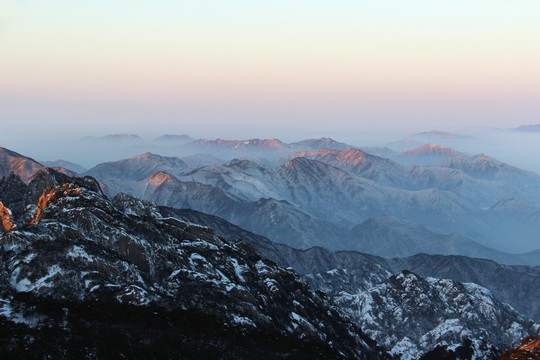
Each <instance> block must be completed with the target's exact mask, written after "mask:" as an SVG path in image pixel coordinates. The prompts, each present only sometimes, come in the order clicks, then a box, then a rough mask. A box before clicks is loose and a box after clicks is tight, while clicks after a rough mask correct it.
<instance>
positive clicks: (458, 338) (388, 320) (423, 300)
mask: <svg viewBox="0 0 540 360" xmlns="http://www.w3.org/2000/svg"><path fill="white" fill-rule="evenodd" d="M162 211H166V212H167V214H168V215H170V216H174V217H178V218H181V219H185V220H188V221H197V222H199V223H202V224H206V225H209V226H212V227H213V228H214V231H216V233H218V234H220V235H223V236H225V237H226V238H230V239H243V240H244V241H246V242H248V243H249V244H251V245H252V246H254V247H255V248H256V249H257V251H259V252H260V253H261V254H263V255H264V256H266V257H268V258H270V259H272V260H274V261H276V262H278V263H280V264H281V265H283V266H291V267H293V268H294V269H295V270H296V271H297V272H299V273H300V274H302V276H303V277H304V279H305V280H306V281H307V282H308V283H309V284H310V285H311V286H313V287H314V288H317V289H320V290H323V291H325V292H327V293H328V294H329V295H330V296H331V297H332V298H333V299H334V300H335V301H336V302H337V303H338V304H339V305H340V306H341V307H342V308H343V309H345V310H346V311H347V312H349V314H350V315H351V316H352V318H354V319H355V321H358V322H360V323H362V324H363V326H364V327H365V328H366V329H370V330H367V331H371V334H372V336H374V337H376V338H378V339H379V342H380V343H381V344H385V346H386V347H387V348H388V349H389V350H390V351H393V352H394V353H395V354H396V355H397V356H398V357H399V358H403V359H410V358H413V359H415V358H420V357H421V356H422V355H423V354H424V355H425V356H426V358H432V359H437V358H438V359H440V358H443V357H442V356H443V355H444V356H445V357H444V358H448V359H455V358H459V357H458V355H457V354H456V353H461V352H465V353H470V354H474V357H472V358H475V359H489V358H492V359H495V358H497V355H498V354H500V352H501V351H502V350H504V349H507V348H509V347H511V346H515V345H516V344H517V342H518V341H519V339H520V337H522V336H524V335H528V334H535V333H536V332H538V331H539V327H538V325H536V324H534V323H533V322H532V321H529V320H527V319H526V318H525V317H524V316H522V315H520V314H519V313H517V312H516V311H515V310H513V309H512V308H511V307H510V306H508V305H505V304H503V303H502V302H501V301H500V300H498V299H500V298H504V299H505V301H508V302H509V303H511V304H512V306H514V307H520V308H522V309H524V310H525V311H527V313H528V314H529V316H534V317H536V318H537V319H540V312H538V310H539V309H535V307H536V305H537V301H536V299H537V297H538V296H540V293H539V291H540V287H539V286H538V281H540V269H539V268H530V267H507V266H501V265H499V264H496V263H494V262H492V261H486V260H480V259H472V258H467V257H455V256H441V255H437V256H432V255H426V254H423V255H417V256H414V257H411V258H405V259H389V260H387V259H382V258H379V257H376V256H371V255H367V254H361V253H358V252H350V251H342V252H330V251H328V250H325V249H322V248H311V249H307V250H297V249H293V248H289V247H287V246H285V245H281V244H275V243H272V242H270V241H269V240H268V239H265V238H262V237H260V236H258V235H255V234H250V233H248V232H246V231H244V230H242V229H240V228H237V227H235V226H234V225H232V224H230V223H227V222H226V221H224V220H222V219H219V218H216V217H213V216H210V215H206V214H202V213H198V212H195V211H192V210H175V209H163V210H162ZM408 268H414V269H416V270H418V271H420V272H424V273H426V272H427V273H429V272H430V271H431V272H432V273H433V274H438V275H439V276H440V277H442V278H446V279H452V278H453V279H454V280H441V279H440V278H433V277H427V278H424V277H423V276H420V275H418V274H413V273H411V272H410V271H408V270H407V269H408ZM395 272H397V273H396V275H392V274H394V273H395ZM425 276H429V275H425ZM456 278H460V279H463V280H462V281H464V282H465V283H460V282H458V281H457V280H456ZM473 280H476V281H480V282H481V283H483V284H484V286H486V287H489V288H490V289H493V294H492V293H491V292H490V291H489V290H487V289H485V288H483V287H481V286H479V285H476V284H473V283H472V281H473ZM512 284H513V285H512ZM518 289H520V290H518ZM495 293H496V294H497V296H495V295H494V294H495ZM458 349H459V350H458ZM437 354H439V355H438V357H437ZM468 358H469V357H468Z"/></svg>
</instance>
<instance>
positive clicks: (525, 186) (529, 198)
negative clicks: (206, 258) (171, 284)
mask: <svg viewBox="0 0 540 360" xmlns="http://www.w3.org/2000/svg"><path fill="white" fill-rule="evenodd" d="M163 159H164V158H163V157H159V156H158V155H152V154H145V155H142V156H136V157H133V158H129V159H125V160H121V161H119V162H112V163H107V164H101V165H98V166H96V167H94V168H93V169H90V170H89V171H88V172H86V173H85V175H90V176H94V177H96V178H97V179H98V180H100V181H101V183H102V185H103V186H104V188H105V191H106V192H107V193H108V194H109V195H114V194H116V193H118V192H128V193H130V194H132V195H135V196H138V197H142V198H144V199H147V200H151V201H155V202H156V203H158V204H160V205H167V206H174V207H188V208H192V209H195V210H200V211H204V212H207V213H211V214H215V215H218V216H221V217H224V218H226V219H227V220H229V221H232V222H233V223H236V224H238V225H240V226H242V227H245V228H246V229H248V230H251V231H256V232H259V233H261V234H262V235H265V236H268V237H269V238H270V239H272V240H273V241H278V242H284V243H286V244H289V245H291V246H295V247H304V248H307V247H310V246H317V245H318V246H325V247H328V248H330V249H335V250H337V249H357V250H362V251H365V250H366V246H367V245H366V244H362V243H361V238H360V239H359V237H358V236H357V235H355V231H354V229H355V227H357V226H359V225H360V224H362V223H363V222H365V221H367V220H369V219H371V218H374V217H375V218H376V217H379V216H383V215H387V216H390V217H393V218H396V219H397V220H398V221H397V222H396V224H399V222H400V221H401V222H406V223H411V224H416V225H419V226H424V227H426V228H427V229H428V230H429V231H431V232H432V233H439V234H448V235H450V234H452V233H457V234H456V237H455V238H456V239H457V238H461V239H462V240H463V241H462V245H463V244H465V242H467V241H468V242H470V244H471V248H467V247H461V246H460V248H461V249H462V250H461V252H459V251H457V252H456V251H455V252H454V253H455V254H463V255H465V254H469V251H473V253H478V251H477V250H473V248H476V249H478V244H480V245H482V246H484V247H488V248H492V249H494V250H496V251H498V252H505V253H509V252H512V253H518V252H530V251H534V250H536V249H537V245H535V244H536V242H535V241H534V239H535V238H536V237H535V233H536V232H537V231H538V230H539V229H540V228H539V222H538V220H537V219H538V214H539V212H538V209H537V205H536V204H538V203H539V202H540V191H539V190H540V186H539V184H540V176H538V175H537V174H535V173H532V172H528V171H524V170H521V169H518V168H515V167H512V166H510V165H508V164H505V163H502V162H499V161H496V160H494V159H491V158H488V157H487V156H478V157H476V158H466V157H464V156H462V155H458V156H456V155H452V156H450V157H448V158H446V159H445V160H442V161H441V162H439V163H437V164H434V165H431V166H428V167H422V166H419V165H402V164H399V163H397V162H394V161H393V160H391V159H386V158H381V157H378V156H375V155H370V154H367V153H365V152H364V151H361V150H357V149H352V148H349V149H346V150H329V149H323V150H319V151H305V152H299V153H295V154H294V155H291V156H289V157H286V158H282V159H280V160H276V165H271V164H270V165H269V164H268V163H267V162H259V161H257V162H256V161H252V160H250V159H243V160H242V159H236V160H232V161H229V162H225V163H222V164H214V165H206V166H201V167H189V166H187V167H186V166H184V165H183V164H181V165H178V166H176V167H173V168H171V166H169V165H167V166H165V165H164V164H163ZM143 161H144V162H147V164H146V165H144V169H145V170H138V168H139V167H141V166H143V165H141V164H142V162H143ZM152 170H156V172H155V173H153V174H150V172H151V171H152ZM127 174H129V175H127ZM187 188H196V191H186V189H187ZM210 193H212V194H215V195H216V196H213V195H212V196H209V195H208V194H210ZM195 194H196V195H195ZM201 199H205V200H204V201H201ZM518 203H523V204H527V206H523V205H515V206H512V204H518ZM247 208H249V209H250V210H249V214H250V215H249V216H246V212H245V209H247ZM276 217H277V218H279V219H281V220H282V221H281V220H280V221H279V222H277V223H278V225H277V226H276V221H274V222H273V220H272V219H273V218H274V219H275V218H276ZM524 220H526V221H524ZM315 233H317V234H319V235H318V236H317V237H314V236H312V235H313V234H315ZM434 237H437V236H434ZM406 247H407V246H404V248H406ZM449 247H451V245H449V246H448V247H447V248H449ZM433 251H435V253H436V252H437V251H439V253H442V254H448V250H444V249H440V250H434V249H428V248H427V247H426V248H425V249H424V252H430V253H432V252H433ZM380 254H381V255H386V254H383V253H380ZM484 256H488V255H484ZM489 257H490V258H493V259H496V260H498V261H501V259H502V258H503V257H504V256H503V257H500V256H498V255H495V253H494V255H493V256H491V255H489ZM511 258H512V257H508V260H509V261H510V259H511ZM522 258H527V259H533V258H534V255H533V254H529V255H527V256H525V257H522ZM511 261H516V260H515V258H512V260H511ZM534 261H535V260H533V262H525V263H530V264H539V262H538V261H537V262H534ZM518 263H519V261H518Z"/></svg>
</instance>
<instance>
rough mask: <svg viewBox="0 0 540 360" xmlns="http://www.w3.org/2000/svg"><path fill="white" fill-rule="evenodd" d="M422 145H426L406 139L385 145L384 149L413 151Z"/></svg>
mask: <svg viewBox="0 0 540 360" xmlns="http://www.w3.org/2000/svg"><path fill="white" fill-rule="evenodd" d="M422 145H424V143H421V142H420V141H417V140H413V139H408V138H405V139H401V140H397V141H393V142H391V143H388V144H386V145H384V147H386V148H390V149H392V150H393V151H397V152H400V151H406V150H411V149H414V148H417V147H419V146H422Z"/></svg>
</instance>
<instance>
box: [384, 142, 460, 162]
mask: <svg viewBox="0 0 540 360" xmlns="http://www.w3.org/2000/svg"><path fill="white" fill-rule="evenodd" d="M456 155H460V153H459V152H457V151H456V150H454V149H452V148H450V147H446V146H440V145H433V144H426V145H422V146H420V147H417V148H414V149H411V150H406V151H402V152H400V153H398V154H396V155H394V156H392V159H393V160H395V161H397V162H399V163H401V164H416V165H429V164H432V163H434V162H437V161H441V160H443V159H446V158H448V157H450V156H456Z"/></svg>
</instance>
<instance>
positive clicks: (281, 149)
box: [184, 139, 292, 160]
mask: <svg viewBox="0 0 540 360" xmlns="http://www.w3.org/2000/svg"><path fill="white" fill-rule="evenodd" d="M184 149H185V150H189V151H191V152H193V153H210V154H212V155H214V156H217V157H223V158H226V159H232V158H235V157H241V156H248V157H268V158H269V159H272V160H273V159H274V158H276V157H279V156H280V155H283V154H288V153H291V152H292V150H291V149H290V148H289V146H288V145H287V144H285V143H283V142H282V141H280V140H279V139H248V140H223V139H215V140H207V139H197V140H194V141H192V142H190V143H188V144H186V145H185V147H184Z"/></svg>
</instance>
